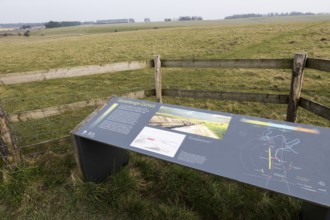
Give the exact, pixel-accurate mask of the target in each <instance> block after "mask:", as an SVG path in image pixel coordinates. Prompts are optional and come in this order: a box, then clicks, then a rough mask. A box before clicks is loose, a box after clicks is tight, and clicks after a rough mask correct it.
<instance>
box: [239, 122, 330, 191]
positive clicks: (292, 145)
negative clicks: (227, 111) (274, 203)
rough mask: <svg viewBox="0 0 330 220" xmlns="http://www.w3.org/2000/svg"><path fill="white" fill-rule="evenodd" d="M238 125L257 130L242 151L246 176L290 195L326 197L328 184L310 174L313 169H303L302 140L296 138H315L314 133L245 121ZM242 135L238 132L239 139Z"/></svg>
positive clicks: (296, 128)
mask: <svg viewBox="0 0 330 220" xmlns="http://www.w3.org/2000/svg"><path fill="white" fill-rule="evenodd" d="M241 122H243V123H247V124H250V125H252V126H254V127H256V128H259V129H257V130H258V131H260V133H257V134H256V137H255V139H250V140H249V141H248V142H246V143H244V144H243V146H242V148H241V151H240V162H241V163H242V165H243V167H244V168H245V170H246V171H247V172H246V173H245V175H248V176H250V177H251V178H255V181H259V182H261V183H262V184H264V186H265V187H266V188H271V189H274V188H275V189H281V191H287V193H289V194H291V193H292V191H295V192H297V190H298V191H301V190H302V191H303V192H310V193H317V194H319V193H321V194H327V184H329V183H326V182H325V181H324V179H322V178H321V177H319V176H317V175H315V174H313V173H311V172H310V170H312V169H309V168H308V170H307V169H304V164H305V163H304V158H303V157H304V156H303V155H302V154H301V151H302V150H303V149H302V148H301V142H302V140H301V135H298V134H299V133H300V132H302V133H309V134H314V135H317V134H318V131H317V130H314V129H305V128H299V127H293V126H287V125H280V124H272V123H264V122H261V121H254V120H247V119H242V120H241ZM244 135H245V133H244V131H241V133H240V136H241V137H242V136H244ZM303 135H304V134H303ZM311 147H312V146H311Z"/></svg>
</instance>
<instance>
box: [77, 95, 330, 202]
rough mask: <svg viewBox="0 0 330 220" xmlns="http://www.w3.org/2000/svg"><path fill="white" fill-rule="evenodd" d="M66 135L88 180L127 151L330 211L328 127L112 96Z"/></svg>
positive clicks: (124, 160)
mask: <svg viewBox="0 0 330 220" xmlns="http://www.w3.org/2000/svg"><path fill="white" fill-rule="evenodd" d="M72 137H73V140H74V143H75V149H76V152H77V159H78V162H79V164H80V168H81V171H82V174H83V176H84V178H85V180H87V181H102V180H104V179H105V178H107V176H108V175H109V174H111V173H112V172H114V170H115V169H117V168H118V167H120V166H121V165H124V164H126V163H127V162H128V156H127V150H129V151H134V152H138V153H141V154H144V155H149V156H152V157H155V158H159V159H162V160H165V161H169V162H173V163H176V164H180V165H183V166H186V167H191V168H194V169H197V170H201V171H205V172H208V173H211V174H215V175H219V176H222V177H225V178H229V179H233V180H236V181H239V182H243V183H247V184H251V185H254V186H258V187H261V188H264V189H268V190H271V191H275V192H279V193H282V194H286V195H290V196H294V197H297V198H300V199H303V200H306V201H310V202H312V203H316V204H320V205H322V206H326V207H329V206H330V195H329V190H330V172H329V171H330V160H329V158H330V144H329V143H330V129H329V128H322V127H316V126H309V125H302V124H294V123H289V122H283V121H275V120H269V119H263V118H256V117H247V116H241V115H235V114H228V113H223V112H215V111H208V110H201V109H195V108H188V107H182V106H175V105H169V104H159V103H154V102H148V101H143V100H133V99H126V98H120V97H116V98H113V99H112V100H111V101H109V103H108V104H107V105H105V106H104V107H103V108H101V109H100V110H99V111H98V112H95V113H94V115H93V116H92V117H89V118H88V119H86V120H85V121H84V122H83V123H82V124H81V125H79V126H78V127H77V128H76V129H75V130H74V131H73V132H72ZM94 151H95V152H97V153H95V152H94Z"/></svg>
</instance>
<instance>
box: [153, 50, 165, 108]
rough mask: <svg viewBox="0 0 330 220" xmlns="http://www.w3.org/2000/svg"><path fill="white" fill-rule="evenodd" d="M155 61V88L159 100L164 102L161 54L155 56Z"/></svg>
mask: <svg viewBox="0 0 330 220" xmlns="http://www.w3.org/2000/svg"><path fill="white" fill-rule="evenodd" d="M154 63H155V89H156V99H157V102H159V103H162V102H163V100H162V75H161V72H160V67H161V62H160V55H156V56H154Z"/></svg>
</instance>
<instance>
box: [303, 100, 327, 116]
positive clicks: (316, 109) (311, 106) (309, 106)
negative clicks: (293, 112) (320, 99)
mask: <svg viewBox="0 0 330 220" xmlns="http://www.w3.org/2000/svg"><path fill="white" fill-rule="evenodd" d="M299 106H300V107H302V108H304V109H306V110H308V111H310V112H313V113H314V114H316V115H319V116H321V117H323V118H326V119H328V120H330V108H329V107H327V106H324V105H321V104H319V103H317V102H314V101H311V100H309V99H306V98H303V97H301V98H300V100H299Z"/></svg>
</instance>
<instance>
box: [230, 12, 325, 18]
mask: <svg viewBox="0 0 330 220" xmlns="http://www.w3.org/2000/svg"><path fill="white" fill-rule="evenodd" d="M323 14H327V13H318V14H315V13H312V12H306V13H304V12H297V11H293V12H290V13H288V12H286V13H283V12H282V13H277V12H270V13H268V14H256V13H248V14H234V15H231V16H226V17H225V19H237V18H257V17H275V16H302V15H323Z"/></svg>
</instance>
